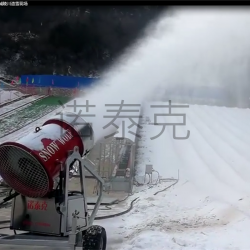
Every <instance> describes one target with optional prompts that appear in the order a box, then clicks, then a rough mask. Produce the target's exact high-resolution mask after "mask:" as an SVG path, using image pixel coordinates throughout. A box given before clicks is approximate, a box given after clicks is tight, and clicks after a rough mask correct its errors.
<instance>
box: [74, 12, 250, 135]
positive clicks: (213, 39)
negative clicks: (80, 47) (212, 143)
mask: <svg viewBox="0 0 250 250" xmlns="http://www.w3.org/2000/svg"><path fill="white" fill-rule="evenodd" d="M249 27H250V11H249V10H248V8H245V9H244V8H221V7H220V8H215V7H211V8H208V7H206V8H202V7H200V8H191V7H188V8H184V7H182V8H174V9H171V10H170V9H169V10H168V11H167V12H166V13H164V15H163V16H161V18H159V20H158V21H157V22H156V23H154V24H151V25H150V26H149V27H148V29H147V30H146V31H145V37H143V38H141V39H139V40H138V41H137V42H136V43H135V44H134V46H132V47H131V48H129V49H128V50H127V51H126V53H125V54H124V55H123V56H121V57H120V58H119V59H118V60H117V61H116V62H114V64H113V65H112V67H110V69H109V70H107V72H105V73H104V75H102V76H101V80H100V82H99V83H98V84H97V85H96V86H95V87H94V88H93V89H91V90H89V91H88V93H87V95H85V96H84V97H82V98H78V99H77V103H78V104H80V103H81V104H85V103H86V100H88V101H89V104H90V105H95V107H92V108H90V110H89V114H90V113H91V114H95V117H87V116H86V120H88V121H91V122H92V123H93V127H94V129H95V131H96V137H97V138H100V137H103V136H104V135H103V134H104V133H105V134H107V131H106V130H103V129H100V127H103V126H105V125H106V124H107V123H108V122H110V120H111V119H105V118H103V116H104V115H109V114H114V115H115V113H107V111H106V110H107V109H113V110H115V109H118V107H105V104H119V103H121V100H124V103H127V104H141V103H142V102H143V101H144V100H148V99H150V98H155V99H156V98H160V97H161V96H162V95H163V94H164V91H167V90H168V89H170V88H171V87H173V86H175V87H176V86H177V87H178V88H179V89H182V88H183V87H187V86H190V87H192V86H194V87H197V86H213V87H225V88H227V89H231V90H232V91H233V93H234V95H237V94H238V100H239V101H240V97H241V96H240V93H241V92H244V88H246V86H247V85H249V80H250V67H249V66H250V64H249V62H250V29H249ZM78 109H82V110H83V112H84V108H82V107H79V108H78ZM131 109H132V107H131ZM134 109H135V108H134ZM116 122H118V123H119V120H118V121H116Z"/></svg>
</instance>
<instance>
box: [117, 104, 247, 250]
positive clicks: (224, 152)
mask: <svg viewBox="0 0 250 250" xmlns="http://www.w3.org/2000/svg"><path fill="white" fill-rule="evenodd" d="M166 104H167V103H165V105H166ZM154 105H155V103H154ZM161 105H162V104H161ZM157 113H158V114H167V113H168V109H167V108H150V105H148V107H147V108H146V110H145V115H146V116H148V117H149V118H150V119H151V122H153V121H154V114H157ZM172 113H173V114H176V113H179V114H186V118H187V121H186V126H176V136H183V137H184V136H186V135H187V130H189V131H190V137H189V138H188V139H186V140H174V139H173V126H166V129H165V132H164V133H163V134H162V135H161V136H160V137H159V138H157V139H154V140H151V139H150V137H154V136H156V135H157V134H159V132H160V131H161V128H162V126H160V125H159V126H154V125H149V124H148V125H145V124H144V125H143V126H144V128H143V132H142V133H143V137H144V138H143V141H141V143H140V144H141V145H144V148H140V155H141V156H140V157H141V160H140V170H141V172H140V174H139V175H141V176H143V171H144V168H145V164H153V167H154V169H155V170H157V171H159V173H160V175H161V176H163V177H176V176H177V172H178V169H179V173H180V180H179V182H178V183H177V184H176V185H175V186H173V187H172V188H170V189H169V190H167V191H165V192H162V193H159V194H157V195H153V194H154V193H155V192H156V189H161V188H162V189H163V188H164V186H165V185H167V184H166V183H165V184H163V183H162V184H160V185H158V187H155V188H153V189H150V190H148V191H147V192H144V193H142V194H140V200H139V201H138V203H137V204H136V205H135V208H134V210H133V212H132V213H130V214H129V215H127V216H124V218H126V219H125V220H124V221H123V233H122V235H123V239H124V241H123V244H122V245H121V247H120V248H119V249H122V250H132V249H133V250H139V249H145V250H146V249H148V250H149V249H150V250H158V249H174V250H177V249H178V250H179V249H187V250H191V249H192V250H194V249H195V250H202V249H204V250H205V249H207V250H208V249H209V250H212V249H220V250H223V249H231V250H233V249H234V250H236V249H237V250H243V249H246V250H247V249H250V240H249V236H248V232H249V229H250V219H249V218H250V197H249V194H250V185H249V182H250V154H249V151H250V127H249V125H250V124H249V122H250V118H249V117H250V110H248V109H245V110H243V109H237V108H221V107H209V106H198V105H192V106H190V107H189V108H175V109H172ZM182 121H183V120H182V117H180V116H179V117H177V116H174V117H166V116H165V117H163V116H162V115H161V117H160V116H159V118H158V120H157V122H158V123H177V122H179V123H182ZM139 179H140V178H139ZM161 186H162V187H161Z"/></svg>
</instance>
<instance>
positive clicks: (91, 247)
mask: <svg viewBox="0 0 250 250" xmlns="http://www.w3.org/2000/svg"><path fill="white" fill-rule="evenodd" d="M106 245H107V234H106V230H105V229H104V228H103V227H101V226H96V225H94V226H91V227H89V228H88V229H87V230H86V231H84V232H83V235H82V249H83V250H106Z"/></svg>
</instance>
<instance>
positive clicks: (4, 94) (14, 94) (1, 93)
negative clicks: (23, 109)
mask: <svg viewBox="0 0 250 250" xmlns="http://www.w3.org/2000/svg"><path fill="white" fill-rule="evenodd" d="M21 96H23V94H22V93H20V92H19V91H16V90H11V91H6V90H3V89H1V88H0V104H3V103H5V102H8V101H11V100H14V99H17V98H19V97H21Z"/></svg>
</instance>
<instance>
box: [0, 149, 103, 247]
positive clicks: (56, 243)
mask: <svg viewBox="0 0 250 250" xmlns="http://www.w3.org/2000/svg"><path fill="white" fill-rule="evenodd" d="M75 161H79V162H80V166H79V170H80V178H81V194H82V196H83V197H84V200H85V206H86V209H87V202H86V199H85V198H86V197H85V194H84V190H85V188H84V185H85V184H84V183H85V181H84V180H85V175H84V168H85V169H86V170H87V171H89V172H90V173H91V174H92V175H93V176H94V178H96V180H97V181H98V182H99V187H100V191H99V195H98V199H97V202H96V204H95V206H94V209H93V211H92V213H91V215H89V214H88V213H86V217H85V218H81V217H80V216H79V212H78V211H77V207H76V208H75V212H73V214H72V225H71V231H70V232H69V233H68V235H66V236H56V237H55V236H50V235H46V234H44V235H37V234H35V233H33V232H27V233H21V234H16V235H8V236H3V237H0V245H9V246H11V247H12V248H18V249H19V248H20V245H23V246H37V247H40V246H41V247H45V246H47V247H49V248H50V249H52V248H60V249H70V250H75V249H76V247H82V232H83V231H85V230H86V229H88V228H89V227H90V226H92V225H93V222H94V219H95V217H96V214H97V212H98V209H99V206H100V204H101V201H102V195H103V192H102V190H103V186H104V181H103V179H102V178H101V177H100V176H99V175H98V174H97V173H96V171H95V170H94V164H93V163H92V162H91V161H89V160H88V159H87V158H86V157H84V158H81V155H80V154H79V152H78V148H77V147H75V148H74V150H73V152H71V153H70V155H69V157H68V158H67V160H66V162H65V171H66V173H65V177H66V178H65V183H64V190H63V191H64V202H63V204H61V205H60V210H61V211H62V213H63V216H65V215H67V209H68V201H69V197H68V191H69V190H68V188H69V169H70V167H71V166H72V165H73V164H74V162H75ZM13 206H15V205H14V201H13V204H12V209H13ZM86 211H88V210H86ZM79 219H86V221H87V223H86V226H84V227H80V226H79V225H78V220H79ZM65 221H66V220H65ZM64 223H66V222H64ZM0 248H1V247H0Z"/></svg>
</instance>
